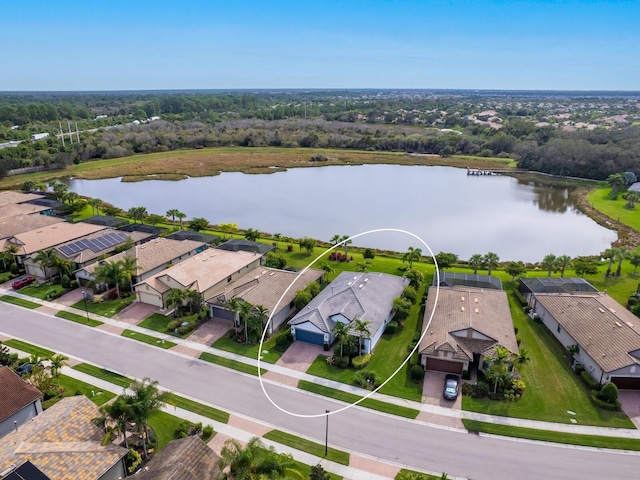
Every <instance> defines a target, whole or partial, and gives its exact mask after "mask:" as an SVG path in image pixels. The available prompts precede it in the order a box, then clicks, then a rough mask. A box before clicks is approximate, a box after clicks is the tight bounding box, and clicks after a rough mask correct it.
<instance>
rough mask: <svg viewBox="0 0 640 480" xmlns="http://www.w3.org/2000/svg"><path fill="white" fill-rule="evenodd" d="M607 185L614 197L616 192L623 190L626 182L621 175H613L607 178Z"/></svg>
mask: <svg viewBox="0 0 640 480" xmlns="http://www.w3.org/2000/svg"><path fill="white" fill-rule="evenodd" d="M606 181H607V183H608V184H609V185H611V194H612V195H615V194H616V193H618V190H620V189H621V188H623V187H624V186H625V185H626V184H627V180H626V179H625V178H624V175H623V174H622V173H614V174H611V175H609V176H608V177H607V180H606Z"/></svg>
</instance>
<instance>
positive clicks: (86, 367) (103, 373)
mask: <svg viewBox="0 0 640 480" xmlns="http://www.w3.org/2000/svg"><path fill="white" fill-rule="evenodd" d="M71 368H73V369H74V370H78V371H79V372H82V373H86V374H87V375H91V376H92V377H96V378H99V379H100V380H104V381H106V382H109V383H113V384H114V385H118V386H120V387H122V388H128V387H129V385H131V382H133V380H131V379H130V378H127V377H125V376H123V375H120V374H118V373H115V372H112V371H111V370H107V369H106V368H101V367H96V366H95V365H91V364H89V363H79V364H78V365H75V366H73V367H71Z"/></svg>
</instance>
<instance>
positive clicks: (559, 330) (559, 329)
mask: <svg viewBox="0 0 640 480" xmlns="http://www.w3.org/2000/svg"><path fill="white" fill-rule="evenodd" d="M558 333H562V328H560V324H558Z"/></svg>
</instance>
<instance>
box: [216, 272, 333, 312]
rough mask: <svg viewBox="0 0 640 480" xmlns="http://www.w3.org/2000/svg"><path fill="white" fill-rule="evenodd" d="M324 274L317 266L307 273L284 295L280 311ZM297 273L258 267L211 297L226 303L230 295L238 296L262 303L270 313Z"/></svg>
mask: <svg viewBox="0 0 640 480" xmlns="http://www.w3.org/2000/svg"><path fill="white" fill-rule="evenodd" d="M323 274H324V272H323V271H322V270H315V269H309V270H307V271H306V272H305V273H303V274H302V275H301V276H300V278H299V279H298V280H297V281H296V282H295V283H294V284H293V286H292V287H291V288H290V289H289V291H288V292H287V293H286V295H285V296H284V297H283V298H282V301H281V302H280V304H279V305H278V307H279V308H278V310H280V309H282V308H284V307H287V306H288V305H289V302H291V301H292V300H293V297H295V296H296V292H297V291H298V290H302V289H304V288H305V287H306V286H307V285H309V284H310V283H311V282H315V281H318V280H319V279H320V278H321V277H322V275H323ZM297 276H298V272H290V271H287V270H277V269H275V268H268V267H258V268H256V269H254V270H252V271H251V272H249V273H247V274H246V275H244V276H242V277H240V278H239V279H237V280H236V281H234V282H233V283H231V284H230V285H228V286H227V287H226V288H225V289H224V291H223V292H221V293H220V294H219V295H216V296H215V297H213V298H212V299H211V300H212V301H213V302H214V303H224V302H226V301H227V300H229V299H230V298H234V297H238V298H241V299H243V300H245V301H246V302H249V303H250V304H251V305H262V306H263V307H265V308H266V309H267V310H269V312H273V309H274V308H275V306H276V304H277V303H278V300H280V297H282V294H283V293H284V292H285V290H286V289H287V288H288V287H289V285H291V283H292V282H293V281H294V280H295V279H296V277H297Z"/></svg>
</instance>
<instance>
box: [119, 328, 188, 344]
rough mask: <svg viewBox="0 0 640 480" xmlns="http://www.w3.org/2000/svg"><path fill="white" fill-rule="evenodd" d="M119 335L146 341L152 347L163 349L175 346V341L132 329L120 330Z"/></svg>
mask: <svg viewBox="0 0 640 480" xmlns="http://www.w3.org/2000/svg"><path fill="white" fill-rule="evenodd" d="M121 336H123V337H127V338H132V339H134V340H138V341H139V342H143V343H147V344H149V345H153V346H154V347H160V348H164V349H168V348H171V347H175V346H176V344H175V343H173V342H170V341H168V340H163V339H161V338H157V337H152V336H151V335H146V334H144V333H139V332H134V331H133V330H125V331H124V332H122V334H121Z"/></svg>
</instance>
